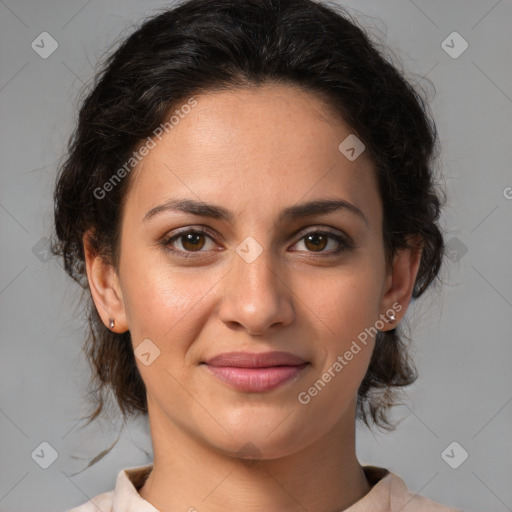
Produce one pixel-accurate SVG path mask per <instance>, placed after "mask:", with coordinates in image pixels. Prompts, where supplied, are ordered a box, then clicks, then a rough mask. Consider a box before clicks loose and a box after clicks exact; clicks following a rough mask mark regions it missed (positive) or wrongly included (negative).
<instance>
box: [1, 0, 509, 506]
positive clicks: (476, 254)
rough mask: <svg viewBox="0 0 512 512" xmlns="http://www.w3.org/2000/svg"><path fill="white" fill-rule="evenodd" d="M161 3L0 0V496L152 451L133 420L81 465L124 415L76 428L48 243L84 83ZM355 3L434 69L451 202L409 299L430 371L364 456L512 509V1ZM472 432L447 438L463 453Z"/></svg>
mask: <svg viewBox="0 0 512 512" xmlns="http://www.w3.org/2000/svg"><path fill="white" fill-rule="evenodd" d="M165 5H166V4H165V3H164V2H162V1H139V2H136V1H135V0H130V1H127V0H125V1H121V0H108V1H102V2H100V1H98V0H89V1H84V0H72V1H70V0H68V1H64V0H61V1H56V0H52V1H45V2H42V1H36V0H0V38H1V50H0V57H1V65H0V129H1V134H2V137H1V147H0V163H1V165H0V168H1V178H0V179H1V189H0V229H1V237H2V238H1V240H2V243H1V244H0V262H1V264H0V306H1V310H0V311H1V312H0V334H1V351H2V356H1V358H0V365H1V366H0V432H1V439H0V510H1V511H2V512H4V511H9V512H15V511H26V510H29V509H30V510H38V511H41V512H45V511H50V510H51V511H56V510H65V509H67V508H71V506H74V505H78V504H81V503H83V502H85V501H87V500H88V499H89V498H91V497H93V496H95V495H96V494H98V493H100V492H104V491H107V490H110V489H113V487H114V483H115V478H116V476H117V472H118V471H119V470H120V469H122V468H124V467H128V466H135V465H139V464H145V463H147V462H150V461H151V445H150V438H149V435H148V429H147V425H146V424H145V422H144V421H136V422H131V423H130V424H128V425H124V427H123V428H122V430H121V438H120V440H119V442H118V443H117V445H116V446H115V447H114V449H113V451H112V452H111V453H110V454H109V455H107V456H106V457H104V458H103V459H101V460H100V461H99V462H98V463H97V464H95V465H93V466H91V467H90V468H88V469H87V470H85V471H83V472H82V473H80V474H79V475H75V476H71V475H73V473H75V472H78V471H80V470H82V469H83V468H84V467H85V466H86V465H87V461H88V460H89V459H91V458H92V457H94V456H95V455H97V454H98V453H100V452H101V451H102V450H103V449H105V448H107V447H109V446H110V445H111V444H112V443H113V442H114V441H115V439H116V437H117V435H118V431H119V429H121V427H122V424H121V422H120V420H113V421H112V424H110V423H109V422H102V423H101V424H94V425H92V426H89V427H88V428H81V427H82V426H83V424H84V422H81V421H80V419H79V418H80V417H81V415H83V414H84V413H85V411H86V409H85V405H84V404H85V401H84V397H83V395H84V392H85V391H84V390H85V386H86V383H87V380H88V371H89V370H88V367H87V365H86V363H85V361H84V358H83V356H82V355H81V352H80V350H81V344H82V341H83V336H84V333H85V323H84V320H83V319H82V317H81V316H80V313H81V310H80V309H79V307H78V305H79V302H78V287H77V286H76V285H74V284H73V283H72V282H71V280H70V279H69V278H68V277H67V276H66V275H65V273H64V271H63V270H62V269H61V268H60V266H59V263H58V262H57V261H54V260H53V259H49V260H48V253H47V252H45V249H44V247H45V244H46V238H45V237H47V236H48V235H49V233H50V230H51V223H52V208H53V205H52V187H53V183H54V178H55V173H56V165H57V163H58V160H59V158H61V156H62V155H63V153H64V150H65V144H66V141H67V139H68V136H69V134H70V133H71V129H72V126H73V122H74V120H75V116H76V108H77V102H78V93H79V91H80V89H81V87H82V86H83V83H84V82H87V81H89V80H90V78H91V77H92V75H93V73H94V67H95V66H96V64H97V62H98V60H99V58H100V57H101V55H102V53H103V52H104V51H105V50H106V49H107V48H109V47H110V45H111V43H112V42H113V41H114V40H115V39H117V38H119V37H123V36H125V35H127V34H128V33H130V32H131V30H132V29H131V28H130V27H131V25H132V24H133V23H135V22H138V21H140V20H141V19H142V18H143V17H144V16H145V15H150V14H152V13H154V12H155V11H156V9H157V8H161V7H163V6H165ZM343 5H346V6H349V7H350V8H351V9H355V8H357V11H355V10H354V11H353V12H354V14H355V15H356V16H357V17H358V18H360V19H361V22H362V23H363V24H364V25H366V26H367V27H369V29H370V30H371V32H372V34H374V36H375V37H377V38H379V39H380V40H382V41H384V42H386V43H387V44H388V45H390V46H391V47H392V48H393V49H394V51H395V54H396V55H397V56H398V58H400V59H401V60H402V61H403V63H404V65H405V68H406V69H407V70H408V72H409V74H411V75H412V74H413V73H417V74H420V75H424V76H428V78H429V79H430V80H432V82H433V83H434V85H435V89H436V94H435V96H434V99H433V102H432V108H433V112H434V115H435V118H436V121H437V125H438V129H439V133H440V137H441V140H442V149H443V154H442V158H441V161H440V167H441V169H442V172H443V173H444V176H445V184H446V187H447V190H448V202H449V205H448V207H447V208H446V210H445V212H444V217H443V225H444V227H445V229H446V238H447V240H448V245H449V248H450V258H449V260H448V264H447V265H446V267H445V269H444V274H443V279H444V282H445V286H444V287H443V288H442V289H441V290H440V291H438V292H432V293H430V294H429V295H428V296H427V297H426V298H425V299H421V300H420V301H418V303H416V304H414V305H413V306H412V307H411V309H410V310H409V311H408V313H407V317H408V319H409V321H410V322H411V324H412V326H413V331H412V333H413V335H414V346H415V355H416V361H417V365H418V368H419V372H420V378H419V380H418V381H417V383H416V384H414V385H413V386H412V387H411V388H410V389H409V391H408V400H407V402H406V403H405V404H404V405H403V406H400V407H399V408H397V409H396V410H395V414H394V417H395V418H397V419H401V420H402V421H401V424H400V425H399V427H398V429H397V430H396V431H395V432H394V433H391V434H380V433H375V434H372V433H370V432H368V431H366V430H365V429H362V428H361V429H360V430H359V431H358V440H357V444H358V453H359V457H360V460H361V462H362V463H364V464H367V463H371V464H375V465H381V466H385V467H387V468H389V469H390V470H392V471H394V472H395V473H397V474H398V475H400V476H402V477H403V478H404V480H405V481H406V483H407V485H408V486H409V488H410V489H411V490H412V491H414V492H418V493H420V494H423V495H425V496H428V497H430V498H432V499H435V500H437V501H440V502H444V503H447V504H451V505H454V506H459V507H463V508H464V509H465V510H472V511H475V512H476V511H489V510H494V511H505V510H512V486H511V485H510V482H511V477H512V440H511V432H512V429H511V425H512V373H511V371H510V368H511V362H512V343H511V337H512V336H511V333H512V315H511V313H512V271H511V261H512V258H511V254H512V223H511V222H510V220H511V218H512V217H511V215H512V199H511V197H512V189H511V188H507V187H512V173H511V172H510V170H511V168H510V162H511V160H512V149H511V147H512V145H511V143H510V142H511V141H510V136H511V133H512V130H511V125H512V116H511V111H512V80H511V75H512V73H511V67H510V63H511V62H512V58H511V57H512V55H511V54H512V34H511V26H512V23H511V22H512V4H511V2H510V1H506V0H500V1H496V0H491V1H481V0H480V1H476V0H473V1H460V0H458V1H450V2H448V1H446V0H445V1H441V0H436V1H425V0H423V1H421V0H415V1H414V2H413V1H409V0H392V1H390V0H387V1H386V2H378V1H368V0H366V1H363V0H359V1H357V2H356V1H351V2H343ZM44 31H46V32H48V33H50V34H51V36H52V37H53V38H54V39H55V40H56V41H57V42H58V48H57V50H56V51H55V52H54V53H53V54H52V55H50V56H49V57H48V58H46V59H43V58H42V57H40V56H39V54H38V53H36V51H34V50H33V49H32V47H31V43H32V41H34V40H36V42H37V39H36V38H37V37H38V36H39V34H41V33H42V32H44ZM453 31H457V32H458V33H459V34H460V35H461V36H462V37H463V38H464V39H465V40H466V41H467V42H468V44H469V47H468V49H467V50H466V51H465V52H464V53H463V54H462V55H460V56H459V57H458V58H452V57H451V56H450V55H448V54H447V53H446V52H445V50H444V49H443V48H442V46H441V43H442V41H443V40H445V39H446V37H447V36H448V35H449V34H451V33H452V32H453ZM449 44H450V45H452V46H454V48H455V50H456V49H458V48H461V46H460V41H456V42H454V43H453V44H452V43H449ZM48 47H49V46H48V45H47V46H46V48H48ZM417 80H420V79H417ZM420 82H421V83H422V84H424V85H425V86H426V87H429V86H428V84H427V83H426V82H424V81H422V80H420ZM43 441H46V442H48V443H49V444H50V445H51V446H52V447H53V448H54V449H55V450H56V451H57V452H58V458H57V459H56V460H55V462H54V463H53V464H52V465H51V466H50V467H49V468H48V469H43V468H41V467H40V466H39V465H38V464H36V462H35V461H34V459H33V458H32V456H31V454H32V453H33V452H34V450H36V448H38V447H39V445H40V443H41V442H43ZM453 441H456V442H457V443H459V445H460V446H461V447H462V448H463V449H464V450H466V451H467V452H468V454H469V457H468V458H467V460H466V461H465V462H464V463H463V464H461V465H460V466H459V467H458V468H457V469H452V468H451V467H450V466H449V465H448V464H447V463H446V462H445V461H444V460H443V458H442V456H441V453H442V452H443V451H444V450H445V448H446V447H447V446H448V445H449V444H450V443H452V442H453ZM461 450H462V449H461V448H459V447H458V446H457V447H456V448H455V449H454V451H453V452H452V451H450V450H448V453H449V455H450V456H451V457H450V458H451V461H452V464H453V461H455V462H457V461H460V457H461V454H462V453H463V452H462V451H461ZM39 451H40V448H39ZM36 452H37V450H36ZM48 453H49V452H48V450H47V451H46V454H48ZM45 456H46V455H45Z"/></svg>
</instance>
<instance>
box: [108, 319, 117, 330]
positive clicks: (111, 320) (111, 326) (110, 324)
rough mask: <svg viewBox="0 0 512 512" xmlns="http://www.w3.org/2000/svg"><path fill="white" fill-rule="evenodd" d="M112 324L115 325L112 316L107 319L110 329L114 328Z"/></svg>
mask: <svg viewBox="0 0 512 512" xmlns="http://www.w3.org/2000/svg"><path fill="white" fill-rule="evenodd" d="M114 325H116V322H115V320H114V319H113V318H110V319H109V327H110V328H111V329H113V328H114Z"/></svg>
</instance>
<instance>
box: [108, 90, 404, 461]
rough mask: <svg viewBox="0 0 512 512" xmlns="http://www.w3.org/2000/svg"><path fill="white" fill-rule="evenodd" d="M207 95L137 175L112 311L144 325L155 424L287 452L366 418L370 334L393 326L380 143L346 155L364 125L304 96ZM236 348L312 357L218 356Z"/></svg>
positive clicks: (137, 328)
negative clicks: (354, 126) (334, 204)
mask: <svg viewBox="0 0 512 512" xmlns="http://www.w3.org/2000/svg"><path fill="white" fill-rule="evenodd" d="M195 100H196V101H197V103H193V102H191V103H190V104H192V103H193V104H194V106H192V107H190V109H188V108H185V109H182V110H181V111H180V113H181V115H180V116H178V117H177V118H176V119H179V121H178V122H176V119H174V124H173V128H172V130H169V132H168V133H166V132H165V131H164V132H163V135H162V136H161V140H158V139H155V142H156V145H155V147H153V148H152V149H150V150H149V152H148V154H147V155H146V156H145V157H144V158H143V160H142V162H141V163H140V164H139V165H138V166H137V167H136V168H135V169H134V170H133V171H132V172H133V173H134V176H132V177H133V178H134V181H133V183H132V185H131V188H130V189H129V192H128V194H127V196H126V204H125V210H124V214H123V221H122V235H121V253H120V254H121V256H120V264H119V273H118V279H119V281H118V283H119V287H120V293H119V296H120V297H121V300H120V307H119V308H118V309H117V310H116V309H115V308H112V309H111V310H110V311H111V313H112V312H114V313H115V314H112V315H111V316H114V318H116V322H117V324H116V325H117V326H121V325H124V327H125V330H126V329H129V331H130V333H131V337H132V342H133V347H134V349H136V355H137V358H136V361H137V366H138V369H139V371H140V374H141V376H142V378H143V380H144V382H145V385H146V389H147V396H148V405H149V414H150V420H151V422H152V423H153V424H158V425H159V427H161V428H162V429H164V430H167V431H170V429H178V430H180V431H181V432H186V433H187V434H189V435H190V436H193V437H194V438H197V439H202V440H204V441H205V442H206V443H209V444H210V445H212V446H215V447H216V448H217V449H220V450H222V451H224V452H226V453H227V452H230V453H237V452H239V450H241V449H243V447H244V446H246V443H251V446H255V447H256V448H257V450H258V451H259V453H260V454H261V456H262V457H263V458H275V457H280V456H284V455H287V454H291V453H293V452H296V451H297V450H299V449H300V448H301V447H304V446H307V445H309V444H311V443H313V442H314V441H316V440H318V439H320V438H321V437H322V436H324V435H325V434H326V433H328V432H329V431H332V430H333V429H336V427H337V426H339V425H341V424H342V423H343V422H347V418H348V421H349V423H350V422H352V423H353V422H354V411H355V403H356V395H357V389H358V387H359V385H360V383H361V381H362V379H363V377H364V375H365V372H366V370H367V367H368V364H369V360H370V356H371V353H372V349H373V341H374V339H373V337H372V336H371V335H370V336H368V332H371V333H372V334H373V333H374V332H375V330H374V329H373V330H371V329H370V328H374V327H375V325H376V322H377V321H378V320H379V319H380V320H381V321H380V322H378V327H380V328H381V330H386V329H389V328H392V326H391V325H389V324H387V323H386V324H385V325H386V326H385V327H384V328H382V324H383V323H384V322H382V318H383V316H382V314H383V313H386V311H388V312H389V311H390V308H391V307H392V305H393V303H395V301H396V300H397V296H396V294H394V293H393V289H392V287H391V285H392V280H391V276H390V275H388V274H387V272H386V266H385V258H384V246H383V238H382V203H381V200H380V197H379V193H378V187H377V179H376V176H375V171H374V169H373V166H372V163H371V162H370V160H369V158H368V155H367V152H364V151H363V153H362V154H361V155H360V156H358V157H357V158H355V160H354V159H349V158H347V156H345V155H349V156H351V157H352V153H354V152H352V151H350V150H349V151H348V153H347V152H346V148H345V153H343V152H342V151H341V150H340V149H339V148H338V146H339V145H340V143H342V142H343V141H344V140H345V139H346V138H347V137H348V136H349V135H350V134H351V131H350V129H349V128H348V127H347V126H346V125H344V124H343V123H342V122H340V121H338V120H335V119H334V117H333V116H332V113H330V112H329V110H328V109H327V107H326V106H325V105H324V104H323V103H322V102H321V101H320V99H318V98H317V97H315V96H314V95H311V94H310V93H307V92H305V91H304V90H299V89H296V88H293V87H290V86H285V85H267V86H265V87H263V88H260V89H257V90H245V89H244V90H237V91H227V92H226V91H224V92H216V93H210V94H206V95H202V96H197V97H196V98H195ZM185 103H186V102H184V104H185ZM178 110H179V109H178ZM184 112H188V113H184ZM349 140H350V139H349ZM357 149H359V148H356V150H357ZM355 154H356V155H357V153H355ZM178 200H179V201H185V200H186V201H188V202H189V203H188V205H189V206H193V205H192V203H196V202H200V203H201V205H202V206H201V209H200V210H201V211H199V208H198V207H192V208H191V210H192V211H186V210H187V208H184V209H183V210H178V209H173V208H172V207H171V206H172V202H175V201H178ZM324 201H339V202H340V204H341V205H343V204H344V203H345V204H346V206H345V207H343V206H340V207H338V208H336V209H334V208H331V209H329V208H322V207H319V206H318V205H319V204H321V203H322V202H324ZM309 203H312V204H313V203H315V204H317V203H318V204H317V206H315V207H312V208H309V209H308V208H307V207H306V205H307V204H309ZM166 204H168V205H170V207H169V208H160V207H161V206H162V205H166ZM206 205H208V208H206ZM185 206H187V205H186V204H185ZM203 207H204V211H203ZM155 208H158V210H154V209H155ZM194 208H195V211H196V213H193V210H194ZM219 211H222V212H223V214H222V215H221V214H218V212H219ZM148 212H153V213H152V214H151V213H149V214H148ZM287 212H288V213H287ZM337 237H339V240H338V239H337ZM171 238H172V239H173V240H170V239H171ZM396 311H397V310H396V309H395V312H396ZM404 311H405V310H404ZM396 316H397V317H398V315H396ZM365 329H367V330H366V331H365ZM368 329H370V331H368ZM118 332H119V331H118ZM364 332H366V344H364V343H362V342H361V341H360V340H361V339H362V338H365V336H364V335H362V333H364ZM358 336H359V338H358ZM354 341H355V342H356V345H354ZM141 343H143V344H142V345H140V344H141ZM139 345H140V347H139ZM356 346H357V347H359V350H357V348H356ZM137 347H139V348H137ZM235 351H236V352H244V353H250V354H263V353H267V352H270V351H279V352H287V353H289V354H291V355H294V356H295V357H296V358H298V359H297V361H295V362H293V361H291V360H290V361H282V360H274V362H269V361H266V362H265V361H260V363H261V364H262V366H265V365H266V366H267V368H260V369H255V368H254V366H255V363H254V361H253V362H252V364H251V362H250V361H249V363H248V364H249V366H251V365H252V368H244V369H241V368H238V369H237V367H236V366H237V365H239V366H240V365H242V363H241V360H240V359H236V358H235V359H233V358H231V359H230V358H229V357H228V360H229V361H228V362H227V363H226V362H220V363H219V365H220V366H216V367H215V366H214V362H212V364H211V365H209V364H205V362H207V361H209V360H211V359H212V358H214V357H215V356H218V355H220V354H225V353H228V352H235ZM347 352H351V354H352V357H350V356H349V355H348V354H347ZM340 358H341V359H340ZM300 361H304V362H305V364H302V365H300V366H298V365H297V363H298V362H300ZM341 361H343V362H341ZM336 362H338V365H336ZM279 363H280V367H276V366H273V368H269V366H271V365H272V364H274V365H275V364H279ZM226 364H227V365H234V366H228V367H226V366H225V365H226ZM340 367H341V368H340ZM329 377H330V378H329ZM318 381H321V383H319V382H318ZM315 383H316V387H315ZM315 390H316V392H315Z"/></svg>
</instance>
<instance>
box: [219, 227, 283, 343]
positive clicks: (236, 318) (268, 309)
mask: <svg viewBox="0 0 512 512" xmlns="http://www.w3.org/2000/svg"><path fill="white" fill-rule="evenodd" d="M267 240H268V237H267ZM232 265H233V268H232V270H231V272H229V277H228V276H227V277H228V279H227V280H226V281H225V283H224V286H225V289H224V294H223V304H222V307H221V318H222V320H223V321H224V322H230V323H233V322H235V323H237V324H240V325H242V326H243V327H245V328H246V329H247V330H248V331H250V332H251V333H263V332H264V331H265V330H266V329H268V328H269V327H271V326H272V325H274V324H276V323H282V324H287V323H289V322H290V321H291V318H292V315H293V308H292V304H291V303H290V294H289V292H288V290H287V287H286V286H285V283H284V282H283V277H284V276H279V268H280V264H279V261H278V258H277V255H275V254H273V252H272V249H271V247H270V246H269V245H268V243H267V242H264V243H263V244H261V243H259V242H258V241H257V240H256V239H255V238H254V237H251V236H249V237H247V238H246V239H244V240H243V241H242V242H241V243H240V244H239V245H238V247H236V250H235V253H234V254H233V259H232Z"/></svg>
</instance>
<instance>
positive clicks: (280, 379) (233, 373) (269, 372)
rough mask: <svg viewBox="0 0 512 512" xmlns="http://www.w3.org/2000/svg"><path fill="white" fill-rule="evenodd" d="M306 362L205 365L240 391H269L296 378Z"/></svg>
mask: <svg viewBox="0 0 512 512" xmlns="http://www.w3.org/2000/svg"><path fill="white" fill-rule="evenodd" d="M307 365H308V363H304V364H301V365H297V366H272V367H268V368H240V367H237V366H210V365H208V364H206V365H205V366H206V367H207V368H208V370H209V371H210V372H211V373H212V374H213V375H214V376H215V377H217V378H218V379H219V380H221V381H223V382H225V383H227V384H229V385H230V386H233V387H234V388H236V389H238V390H240V391H248V392H253V393H259V392H262V391H270V390H272V389H275V388H277V387H279V386H281V385H282V384H284V383H285V382H288V381H290V380H292V379H294V378H296V377H297V376H298V375H299V374H300V373H301V372H302V370H304V368H306V366H307Z"/></svg>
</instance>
